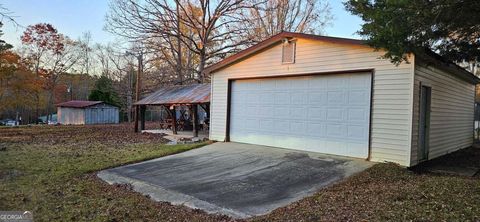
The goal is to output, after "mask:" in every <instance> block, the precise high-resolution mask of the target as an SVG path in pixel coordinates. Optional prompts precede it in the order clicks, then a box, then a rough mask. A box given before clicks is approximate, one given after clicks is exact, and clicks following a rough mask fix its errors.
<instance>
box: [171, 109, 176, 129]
mask: <svg viewBox="0 0 480 222" xmlns="http://www.w3.org/2000/svg"><path fill="white" fill-rule="evenodd" d="M171 107H173V110H170V116H171V117H172V131H173V134H177V109H175V106H171Z"/></svg>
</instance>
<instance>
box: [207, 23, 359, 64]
mask: <svg viewBox="0 0 480 222" xmlns="http://www.w3.org/2000/svg"><path fill="white" fill-rule="evenodd" d="M285 38H287V39H291V38H303V39H310V40H317V41H324V42H331V43H340V44H353V45H366V42H365V41H363V40H358V39H347V38H338V37H329V36H321V35H312V34H304V33H297V32H281V33H279V34H276V35H274V36H272V37H270V38H268V39H266V40H264V41H262V42H259V43H258V44H256V45H253V46H251V47H249V48H246V49H244V50H242V51H240V52H238V53H236V54H234V55H232V56H229V57H227V58H225V59H223V60H222V61H220V62H217V63H215V64H213V65H211V66H209V67H207V68H206V69H205V72H206V73H212V72H215V71H218V70H220V69H223V68H226V67H228V66H230V65H233V64H235V63H237V62H240V61H242V60H244V59H247V58H249V57H251V56H253V55H255V54H257V53H260V52H262V51H264V50H266V49H268V48H270V47H272V46H274V45H276V44H278V43H280V42H281V41H282V40H283V39H285Z"/></svg>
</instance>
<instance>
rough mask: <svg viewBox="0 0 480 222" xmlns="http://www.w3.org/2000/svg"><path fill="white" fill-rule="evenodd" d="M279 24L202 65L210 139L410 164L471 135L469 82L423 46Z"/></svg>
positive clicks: (464, 73) (465, 144)
mask: <svg viewBox="0 0 480 222" xmlns="http://www.w3.org/2000/svg"><path fill="white" fill-rule="evenodd" d="M383 54H384V52H382V51H374V49H373V48H371V47H369V46H367V45H366V44H365V43H364V42H363V41H360V40H353V39H343V38H334V37H325V36H317V35H308V34H300V33H289V32H283V33H280V34H278V35H275V36H273V37H271V38H269V39H267V40H265V41H263V42H261V43H259V44H257V45H255V46H253V47H250V48H248V49H246V50H243V51H241V52H240V53H238V54H236V55H233V56H231V57H229V58H226V59H225V60H223V61H221V62H219V63H217V64H214V65H212V66H210V67H208V68H207V72H210V73H211V78H212V89H211V90H212V92H211V123H210V139H212V140H217V141H232V142H241V143H250V144H260V145H266V146H273V147H281V148H288V149H296V150H306V151H314V152H321V153H328V154H335V155H342V156H350V157H358V158H365V159H369V160H372V161H390V162H396V163H399V164H401V165H404V166H412V165H415V164H417V163H419V162H421V161H424V160H428V159H432V158H435V157H438V156H441V155H444V154H446V153H449V152H453V151H455V150H458V149H461V148H466V147H468V146H470V145H471V144H472V142H473V120H474V99H475V84H476V83H478V82H479V79H478V78H477V77H475V76H474V75H473V74H471V73H469V72H467V71H465V70H464V69H462V68H460V67H458V66H456V65H454V64H453V63H450V62H448V61H445V60H443V59H442V58H441V57H439V56H438V55H436V54H434V53H431V52H425V53H424V54H422V55H414V54H410V55H408V60H409V63H405V62H404V63H402V64H400V65H398V66H396V65H395V64H392V63H391V62H390V61H389V60H388V59H381V58H380V57H381V56H382V55H383Z"/></svg>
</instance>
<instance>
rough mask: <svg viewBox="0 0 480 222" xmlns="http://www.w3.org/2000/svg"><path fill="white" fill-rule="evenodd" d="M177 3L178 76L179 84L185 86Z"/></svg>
mask: <svg viewBox="0 0 480 222" xmlns="http://www.w3.org/2000/svg"><path fill="white" fill-rule="evenodd" d="M178 4H179V3H178V2H177V50H178V51H177V75H178V84H179V85H182V84H183V73H182V42H181V39H180V38H181V34H180V32H181V31H182V30H181V28H180V9H179V6H178Z"/></svg>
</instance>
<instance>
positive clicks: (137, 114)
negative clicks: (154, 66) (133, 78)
mask: <svg viewBox="0 0 480 222" xmlns="http://www.w3.org/2000/svg"><path fill="white" fill-rule="evenodd" d="M137 59H138V71H137V86H136V89H135V102H138V101H139V100H140V88H141V87H142V78H141V76H142V72H143V53H142V52H141V51H140V54H138V55H137ZM138 119H140V106H139V105H136V106H135V132H138V131H139V130H138Z"/></svg>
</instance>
